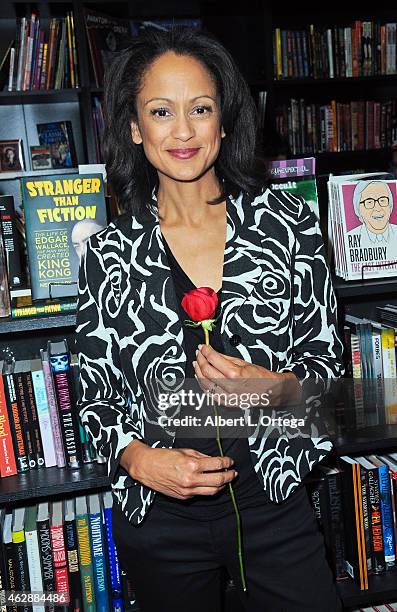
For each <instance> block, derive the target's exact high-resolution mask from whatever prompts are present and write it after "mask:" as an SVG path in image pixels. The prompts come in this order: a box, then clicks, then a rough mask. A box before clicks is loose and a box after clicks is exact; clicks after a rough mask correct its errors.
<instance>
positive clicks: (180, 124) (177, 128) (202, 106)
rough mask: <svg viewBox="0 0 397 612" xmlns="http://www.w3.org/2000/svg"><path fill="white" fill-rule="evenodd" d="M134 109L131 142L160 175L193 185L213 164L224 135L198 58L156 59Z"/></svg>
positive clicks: (210, 85)
mask: <svg viewBox="0 0 397 612" xmlns="http://www.w3.org/2000/svg"><path fill="white" fill-rule="evenodd" d="M136 105H137V114H138V121H137V123H135V122H133V123H132V124H131V133H132V139H133V142H134V143H135V144H142V146H143V148H144V151H145V154H146V157H147V158H148V160H149V161H150V163H151V164H152V165H153V166H154V167H155V168H156V169H157V171H158V173H159V174H160V175H161V174H163V175H166V176H168V177H170V178H172V179H174V180H177V181H193V180H196V179H198V178H200V177H201V176H202V175H203V174H205V172H207V171H208V170H209V169H210V168H211V167H212V166H213V164H214V162H215V160H216V158H217V156H218V153H219V149H220V145H221V139H222V138H223V136H224V135H225V133H224V131H223V128H222V127H221V125H220V109H219V105H218V100H217V92H216V86H215V83H214V82H213V80H212V78H211V76H210V74H209V73H208V71H207V70H206V69H205V67H204V66H203V65H202V64H201V63H200V62H199V61H198V60H196V59H194V58H192V57H189V56H187V55H176V54H175V53H172V52H167V53H164V54H163V55H161V56H160V57H159V58H157V59H156V60H155V61H154V62H153V63H152V64H151V65H150V67H149V68H148V70H147V71H146V73H145V76H144V79H143V87H142V88H141V91H140V92H139V94H138V96H137V101H136Z"/></svg>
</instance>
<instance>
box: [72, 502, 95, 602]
mask: <svg viewBox="0 0 397 612" xmlns="http://www.w3.org/2000/svg"><path fill="white" fill-rule="evenodd" d="M76 526H77V537H78V548H79V562H80V572H81V588H82V593H83V605H84V612H96V602H95V581H94V568H93V565H92V553H91V544H90V533H89V527H88V515H87V514H78V515H77V516H76Z"/></svg>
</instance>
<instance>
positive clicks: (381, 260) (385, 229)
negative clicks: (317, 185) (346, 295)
mask: <svg viewBox="0 0 397 612" xmlns="http://www.w3.org/2000/svg"><path fill="white" fill-rule="evenodd" d="M338 187H339V207H340V214H341V219H342V224H343V239H344V253H345V256H346V280H358V279H363V280H364V279H368V278H383V277H387V276H396V275H397V180H386V179H382V178H373V179H364V180H360V179H357V180H351V181H342V182H340V183H339V185H338Z"/></svg>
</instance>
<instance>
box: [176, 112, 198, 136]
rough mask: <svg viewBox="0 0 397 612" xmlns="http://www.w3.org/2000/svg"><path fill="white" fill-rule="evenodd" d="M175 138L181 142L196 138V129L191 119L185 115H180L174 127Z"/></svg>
mask: <svg viewBox="0 0 397 612" xmlns="http://www.w3.org/2000/svg"><path fill="white" fill-rule="evenodd" d="M173 136H174V138H179V139H180V140H189V139H190V138H192V136H194V128H193V125H192V123H191V121H190V119H189V117H186V115H184V114H181V115H178V117H177V118H176V120H175V122H174V125H173Z"/></svg>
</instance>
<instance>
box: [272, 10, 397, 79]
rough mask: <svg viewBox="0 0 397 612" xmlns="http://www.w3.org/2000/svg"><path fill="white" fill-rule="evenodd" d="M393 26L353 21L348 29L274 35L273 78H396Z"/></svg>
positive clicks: (311, 29) (277, 32)
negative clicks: (380, 76) (391, 75)
mask: <svg viewBox="0 0 397 612" xmlns="http://www.w3.org/2000/svg"><path fill="white" fill-rule="evenodd" d="M396 31H397V24H396V23H395V22H392V23H384V24H380V23H377V22H374V21H359V20H356V21H355V22H354V23H353V24H351V25H349V26H333V27H324V26H319V25H316V26H315V25H313V24H311V25H310V26H309V27H308V28H307V29H305V30H304V29H302V30H284V29H280V28H276V29H275V31H274V44H273V49H274V57H273V64H274V75H275V77H276V78H277V79H286V78H291V77H292V78H305V77H306V78H315V79H318V78H326V79H333V78H335V77H336V78H338V77H339V78H345V77H347V78H348V77H360V76H372V75H380V74H396V73H397V63H396V59H397V56H396Z"/></svg>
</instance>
